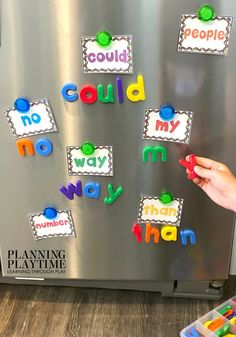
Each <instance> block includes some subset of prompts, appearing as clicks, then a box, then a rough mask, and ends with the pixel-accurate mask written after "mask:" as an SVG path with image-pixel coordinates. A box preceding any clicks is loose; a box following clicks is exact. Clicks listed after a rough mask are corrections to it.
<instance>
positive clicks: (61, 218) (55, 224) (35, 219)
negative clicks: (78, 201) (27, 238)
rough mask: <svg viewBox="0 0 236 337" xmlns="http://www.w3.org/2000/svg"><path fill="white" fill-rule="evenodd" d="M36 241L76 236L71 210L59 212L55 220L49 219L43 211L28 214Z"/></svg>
mask: <svg viewBox="0 0 236 337" xmlns="http://www.w3.org/2000/svg"><path fill="white" fill-rule="evenodd" d="M28 219H29V223H30V226H31V229H32V232H33V237H34V239H35V240H41V239H46V238H53V237H66V236H75V229H74V223H73V219H72V215H71V211H70V210H61V211H57V217H56V218H55V219H52V220H51V219H48V218H46V217H45V216H44V215H43V211H41V212H37V213H31V214H28Z"/></svg>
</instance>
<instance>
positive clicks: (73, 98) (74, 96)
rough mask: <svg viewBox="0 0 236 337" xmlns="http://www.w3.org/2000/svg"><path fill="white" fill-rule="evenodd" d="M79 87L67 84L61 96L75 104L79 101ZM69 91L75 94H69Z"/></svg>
mask: <svg viewBox="0 0 236 337" xmlns="http://www.w3.org/2000/svg"><path fill="white" fill-rule="evenodd" d="M76 90H77V86H76V85H75V84H74V83H67V84H65V85H64V86H63V87H62V89H61V94H62V97H63V98H64V100H66V101H67V102H74V101H76V100H77V99H78V94H77V93H76V92H75V91H76ZM69 91H74V94H71V95H70V94H69Z"/></svg>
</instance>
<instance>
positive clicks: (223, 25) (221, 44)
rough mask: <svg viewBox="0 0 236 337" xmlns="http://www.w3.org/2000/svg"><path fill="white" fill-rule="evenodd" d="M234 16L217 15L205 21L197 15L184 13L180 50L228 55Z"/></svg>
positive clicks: (180, 34)
mask: <svg viewBox="0 0 236 337" xmlns="http://www.w3.org/2000/svg"><path fill="white" fill-rule="evenodd" d="M232 21H233V19H232V17H229V16H217V17H215V18H214V19H213V20H212V21H208V22H203V21H201V20H199V19H198V17H197V15H186V14H183V15H182V19H181V28H180V33H179V42H178V51H181V52H187V53H202V54H214V55H227V53H228V48H229V36H230V30H231V26H232Z"/></svg>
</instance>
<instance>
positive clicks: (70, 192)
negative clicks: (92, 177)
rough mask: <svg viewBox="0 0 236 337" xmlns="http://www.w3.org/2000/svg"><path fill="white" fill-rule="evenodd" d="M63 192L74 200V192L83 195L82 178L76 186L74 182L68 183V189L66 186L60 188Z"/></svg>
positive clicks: (78, 195) (79, 195)
mask: <svg viewBox="0 0 236 337" xmlns="http://www.w3.org/2000/svg"><path fill="white" fill-rule="evenodd" d="M60 191H61V193H63V194H64V195H65V196H66V197H67V198H68V199H70V200H73V199H74V194H76V195H77V197H82V184H81V181H80V180H77V182H76V186H75V185H73V184H69V185H68V189H67V188H66V187H65V186H62V187H61V188H60Z"/></svg>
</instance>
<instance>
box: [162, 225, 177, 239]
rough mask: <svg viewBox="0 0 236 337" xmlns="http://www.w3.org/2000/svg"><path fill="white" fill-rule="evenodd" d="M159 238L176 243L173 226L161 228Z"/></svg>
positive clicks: (175, 232)
mask: <svg viewBox="0 0 236 337" xmlns="http://www.w3.org/2000/svg"><path fill="white" fill-rule="evenodd" d="M161 237H162V239H163V240H165V241H176V240H177V228H176V227H175V226H164V227H162V229H161Z"/></svg>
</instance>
